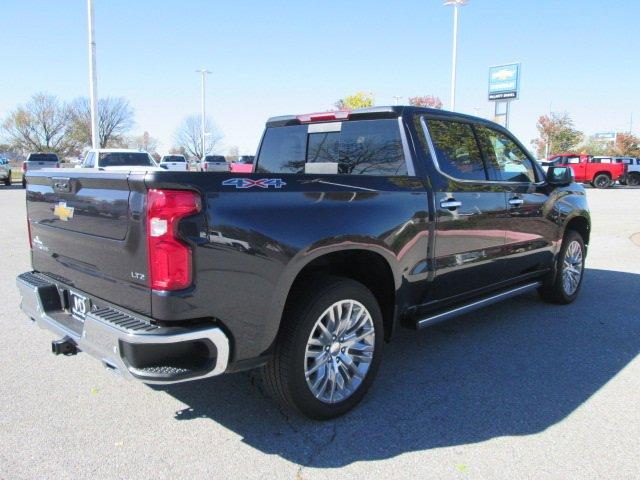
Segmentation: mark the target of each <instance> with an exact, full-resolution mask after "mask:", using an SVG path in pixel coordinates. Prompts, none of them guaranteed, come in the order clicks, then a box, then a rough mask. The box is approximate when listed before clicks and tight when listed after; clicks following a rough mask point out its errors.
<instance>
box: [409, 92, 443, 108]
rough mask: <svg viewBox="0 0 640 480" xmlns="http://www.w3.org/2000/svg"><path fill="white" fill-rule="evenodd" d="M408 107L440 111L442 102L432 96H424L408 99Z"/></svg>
mask: <svg viewBox="0 0 640 480" xmlns="http://www.w3.org/2000/svg"><path fill="white" fill-rule="evenodd" d="M409 105H413V106H414V107H426V108H437V109H438V110H441V109H442V100H440V99H439V98H438V97H436V96H434V95H426V96H424V97H409Z"/></svg>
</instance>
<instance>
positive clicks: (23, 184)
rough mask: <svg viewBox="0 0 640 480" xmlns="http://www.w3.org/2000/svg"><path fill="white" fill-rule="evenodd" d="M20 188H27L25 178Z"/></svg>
mask: <svg viewBox="0 0 640 480" xmlns="http://www.w3.org/2000/svg"><path fill="white" fill-rule="evenodd" d="M22 188H27V179H26V178H23V179H22Z"/></svg>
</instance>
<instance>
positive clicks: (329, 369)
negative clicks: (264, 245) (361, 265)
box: [262, 276, 384, 420]
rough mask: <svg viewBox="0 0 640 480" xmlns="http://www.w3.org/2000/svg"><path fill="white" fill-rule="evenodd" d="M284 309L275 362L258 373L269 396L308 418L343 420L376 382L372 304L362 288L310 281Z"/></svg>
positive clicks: (377, 327)
mask: <svg viewBox="0 0 640 480" xmlns="http://www.w3.org/2000/svg"><path fill="white" fill-rule="evenodd" d="M303 288H304V289H303V290H302V289H301V290H299V292H300V295H299V297H298V298H296V299H295V300H294V303H293V304H292V305H290V306H289V307H288V308H287V309H286V313H285V315H284V318H283V325H282V328H281V331H280V333H279V335H278V340H277V344H276V348H275V353H274V355H273V358H272V359H271V360H270V361H269V363H268V364H267V365H265V366H264V367H263V369H262V379H263V384H264V386H265V389H266V390H267V392H268V393H269V394H270V395H271V396H272V397H274V399H275V400H277V401H279V402H280V403H281V404H283V406H285V407H287V408H289V409H294V410H297V411H298V412H300V413H302V414H303V415H306V416H307V417H309V418H313V419H316V420H327V419H331V418H335V417H338V416H340V415H343V414H345V413H346V412H348V411H349V410H351V409H352V408H353V407H355V406H356V405H357V404H358V403H359V402H360V401H361V400H362V398H363V397H364V395H365V393H366V392H367V390H368V389H369V387H370V386H371V383H372V382H373V380H374V377H375V376H376V373H377V370H378V367H379V364H380V358H381V354H382V345H383V337H384V328H383V321H382V313H381V311H380V307H379V305H378V302H377V301H376V298H375V297H374V296H373V294H372V293H371V292H370V291H369V290H368V289H367V288H366V287H365V286H364V285H362V284H361V283H358V282H356V281H354V280H351V279H346V278H341V277H332V276H331V277H330V276H326V277H316V278H312V279H311V280H310V281H309V282H308V283H306V284H305V285H304V287H303Z"/></svg>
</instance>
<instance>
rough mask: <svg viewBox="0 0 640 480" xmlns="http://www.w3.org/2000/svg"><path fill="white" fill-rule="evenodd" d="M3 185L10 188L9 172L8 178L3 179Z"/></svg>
mask: <svg viewBox="0 0 640 480" xmlns="http://www.w3.org/2000/svg"><path fill="white" fill-rule="evenodd" d="M4 184H5V185H6V186H7V187H10V186H11V172H9V176H8V177H7V178H5V179H4Z"/></svg>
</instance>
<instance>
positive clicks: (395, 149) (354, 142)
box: [256, 119, 407, 176]
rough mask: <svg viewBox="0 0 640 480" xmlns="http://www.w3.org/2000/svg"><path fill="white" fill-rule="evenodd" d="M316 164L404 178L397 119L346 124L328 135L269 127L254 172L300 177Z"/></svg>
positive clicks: (354, 172) (304, 128)
mask: <svg viewBox="0 0 640 480" xmlns="http://www.w3.org/2000/svg"><path fill="white" fill-rule="evenodd" d="M318 163H322V164H328V166H330V167H332V168H327V170H326V172H332V173H339V174H347V175H388V176H395V175H407V166H406V163H405V158H404V152H403V148H402V139H401V137H400V130H399V125H398V121H397V119H382V120H354V121H346V122H342V124H341V125H340V126H339V129H336V130H335V131H328V132H314V131H311V132H309V125H295V126H287V127H270V128H268V129H267V131H266V132H265V135H264V139H263V141H262V146H261V147H260V153H259V156H258V159H257V168H256V171H257V172H261V173H304V171H305V164H318ZM308 170H309V171H313V170H312V169H311V168H308ZM315 171H316V172H317V171H319V170H317V169H316V170H315Z"/></svg>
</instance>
